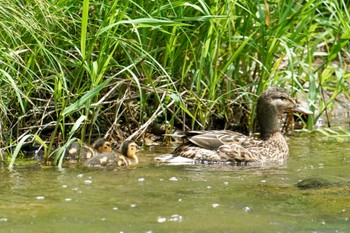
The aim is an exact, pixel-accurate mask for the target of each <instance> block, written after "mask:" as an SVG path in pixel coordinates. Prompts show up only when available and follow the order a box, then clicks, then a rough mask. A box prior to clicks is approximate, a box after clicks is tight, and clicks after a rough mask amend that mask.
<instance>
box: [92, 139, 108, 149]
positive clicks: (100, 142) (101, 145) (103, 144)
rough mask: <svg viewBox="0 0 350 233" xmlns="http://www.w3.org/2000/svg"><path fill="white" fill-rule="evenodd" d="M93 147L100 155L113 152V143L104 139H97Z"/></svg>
mask: <svg viewBox="0 0 350 233" xmlns="http://www.w3.org/2000/svg"><path fill="white" fill-rule="evenodd" d="M92 147H93V148H94V149H95V150H97V151H98V152H99V153H104V152H111V151H112V143H111V142H110V141H107V140H106V139H104V138H100V139H97V140H96V141H95V142H94V144H93V145H92Z"/></svg>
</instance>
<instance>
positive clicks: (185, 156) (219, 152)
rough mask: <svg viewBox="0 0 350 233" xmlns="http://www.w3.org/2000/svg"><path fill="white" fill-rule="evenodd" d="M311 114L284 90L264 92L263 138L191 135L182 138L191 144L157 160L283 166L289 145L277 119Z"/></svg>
mask: <svg viewBox="0 0 350 233" xmlns="http://www.w3.org/2000/svg"><path fill="white" fill-rule="evenodd" d="M288 112H299V113H302V114H312V112H310V111H309V110H307V109H305V108H302V107H301V106H299V105H298V104H297V103H296V101H295V100H294V99H292V98H291V97H290V96H289V95H288V94H287V92H286V90H285V89H284V88H280V87H273V88H269V89H267V90H265V91H264V92H263V93H262V94H261V96H260V97H259V98H258V101H257V112H256V114H257V120H258V125H259V127H260V138H255V137H248V136H246V135H243V134H241V133H238V132H233V131H228V130H212V131H189V132H186V133H185V134H184V135H183V136H182V137H185V138H187V139H188V142H187V143H185V144H183V145H180V146H179V147H178V148H176V149H175V150H174V152H173V153H172V154H170V155H163V156H160V157H157V158H156V160H158V161H160V162H167V163H198V162H200V163H201V162H225V163H232V164H237V165H248V164H249V165H257V166H261V165H265V164H274V163H278V164H281V163H284V162H285V161H286V159H287V157H288V145H287V142H286V140H285V139H284V137H283V135H282V133H281V131H280V126H279V123H278V117H279V116H280V115H281V114H283V113H288Z"/></svg>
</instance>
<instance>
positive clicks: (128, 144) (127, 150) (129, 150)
mask: <svg viewBox="0 0 350 233" xmlns="http://www.w3.org/2000/svg"><path fill="white" fill-rule="evenodd" d="M137 147H138V146H137V144H136V143H135V142H133V141H131V140H125V141H124V142H123V143H122V145H121V149H120V150H121V152H122V154H123V155H124V156H125V157H129V158H134V157H135V156H136V151H137Z"/></svg>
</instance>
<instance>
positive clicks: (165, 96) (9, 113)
mask: <svg viewBox="0 0 350 233" xmlns="http://www.w3.org/2000/svg"><path fill="white" fill-rule="evenodd" d="M349 22H350V14H349V3H348V2H347V1H345V0H310V1H267V0H265V1H262V0H253V1H250V0H249V1H248V0H243V1H235V0H233V1H203V0H199V1H181V0H180V1H165V0H152V1H137V0H135V1H132V0H130V1H128V0H127V1H118V0H116V1H108V0H101V1H88V0H84V1H76V0H40V1H38V0H28V1H23V0H3V1H1V2H0V28H1V29H2V31H1V34H0V49H1V52H0V78H1V80H0V82H1V86H0V88H1V96H0V111H1V125H0V127H1V138H0V141H1V143H2V147H3V148H8V147H10V146H11V145H17V144H18V142H19V141H20V140H21V139H22V142H24V141H28V140H29V138H32V139H33V140H36V141H37V142H40V143H41V144H42V145H43V146H44V148H45V154H46V156H49V155H50V154H52V151H53V150H52V146H53V145H55V144H56V143H58V142H63V143H65V142H67V141H69V140H70V139H72V138H73V137H79V138H84V139H86V138H90V137H91V136H96V134H102V135H106V136H107V137H112V138H115V139H123V138H126V137H128V136H129V135H131V134H132V137H134V138H138V137H140V136H142V135H143V133H144V132H145V131H146V130H147V128H149V126H150V125H151V124H155V123H159V124H165V123H166V125H168V126H169V127H170V128H172V127H174V126H180V127H182V128H184V129H186V128H187V129H188V128H197V129H208V128H232V127H233V126H234V125H236V124H237V121H239V120H240V119H238V118H237V117H232V115H234V114H236V115H237V114H238V115H239V114H240V117H241V118H242V115H244V116H248V117H247V119H248V120H247V121H245V123H244V124H245V125H247V126H248V128H250V129H252V127H253V120H254V114H251V113H253V112H254V106H253V103H254V102H255V100H256V97H257V95H259V93H260V92H261V91H263V90H264V89H265V88H266V87H268V86H274V85H279V86H284V87H286V88H287V89H289V90H290V91H291V93H296V92H299V93H301V95H304V97H305V98H306V99H309V100H310V108H311V109H312V110H316V109H317V110H318V111H317V112H318V113H319V114H321V113H323V111H324V110H325V109H326V108H329V107H332V104H331V101H332V100H333V99H334V98H336V97H337V95H339V94H340V93H342V94H345V95H346V97H347V98H349V94H348V88H349V73H348V72H347V69H349V63H350V62H349V57H350V56H349V39H350V25H349ZM323 91H327V93H331V94H332V95H331V96H330V98H325V97H324V95H322V93H323ZM238 109H245V111H243V113H240V111H239V110H238ZM318 117H319V115H315V118H316V119H317V118H318ZM314 120H315V119H314V118H312V117H311V118H309V122H308V124H309V128H311V127H312V125H313V122H314ZM133 133H134V134H133ZM28 135H31V136H28ZM25 136H28V137H26V138H25V140H23V139H24V137H25Z"/></svg>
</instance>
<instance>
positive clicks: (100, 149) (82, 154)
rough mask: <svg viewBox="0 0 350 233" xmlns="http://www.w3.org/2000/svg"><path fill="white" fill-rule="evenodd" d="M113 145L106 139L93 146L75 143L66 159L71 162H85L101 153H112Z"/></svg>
mask: <svg viewBox="0 0 350 233" xmlns="http://www.w3.org/2000/svg"><path fill="white" fill-rule="evenodd" d="M111 151H112V143H111V142H109V141H107V140H106V139H104V138H100V139H97V140H96V141H95V142H94V143H93V144H92V146H89V145H87V144H85V143H79V142H77V141H75V142H73V143H72V144H71V145H70V146H69V147H68V149H67V151H66V155H65V158H66V159H68V160H69V161H80V162H84V161H86V160H87V159H90V158H92V157H94V156H97V155H98V154H99V153H105V152H111Z"/></svg>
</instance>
